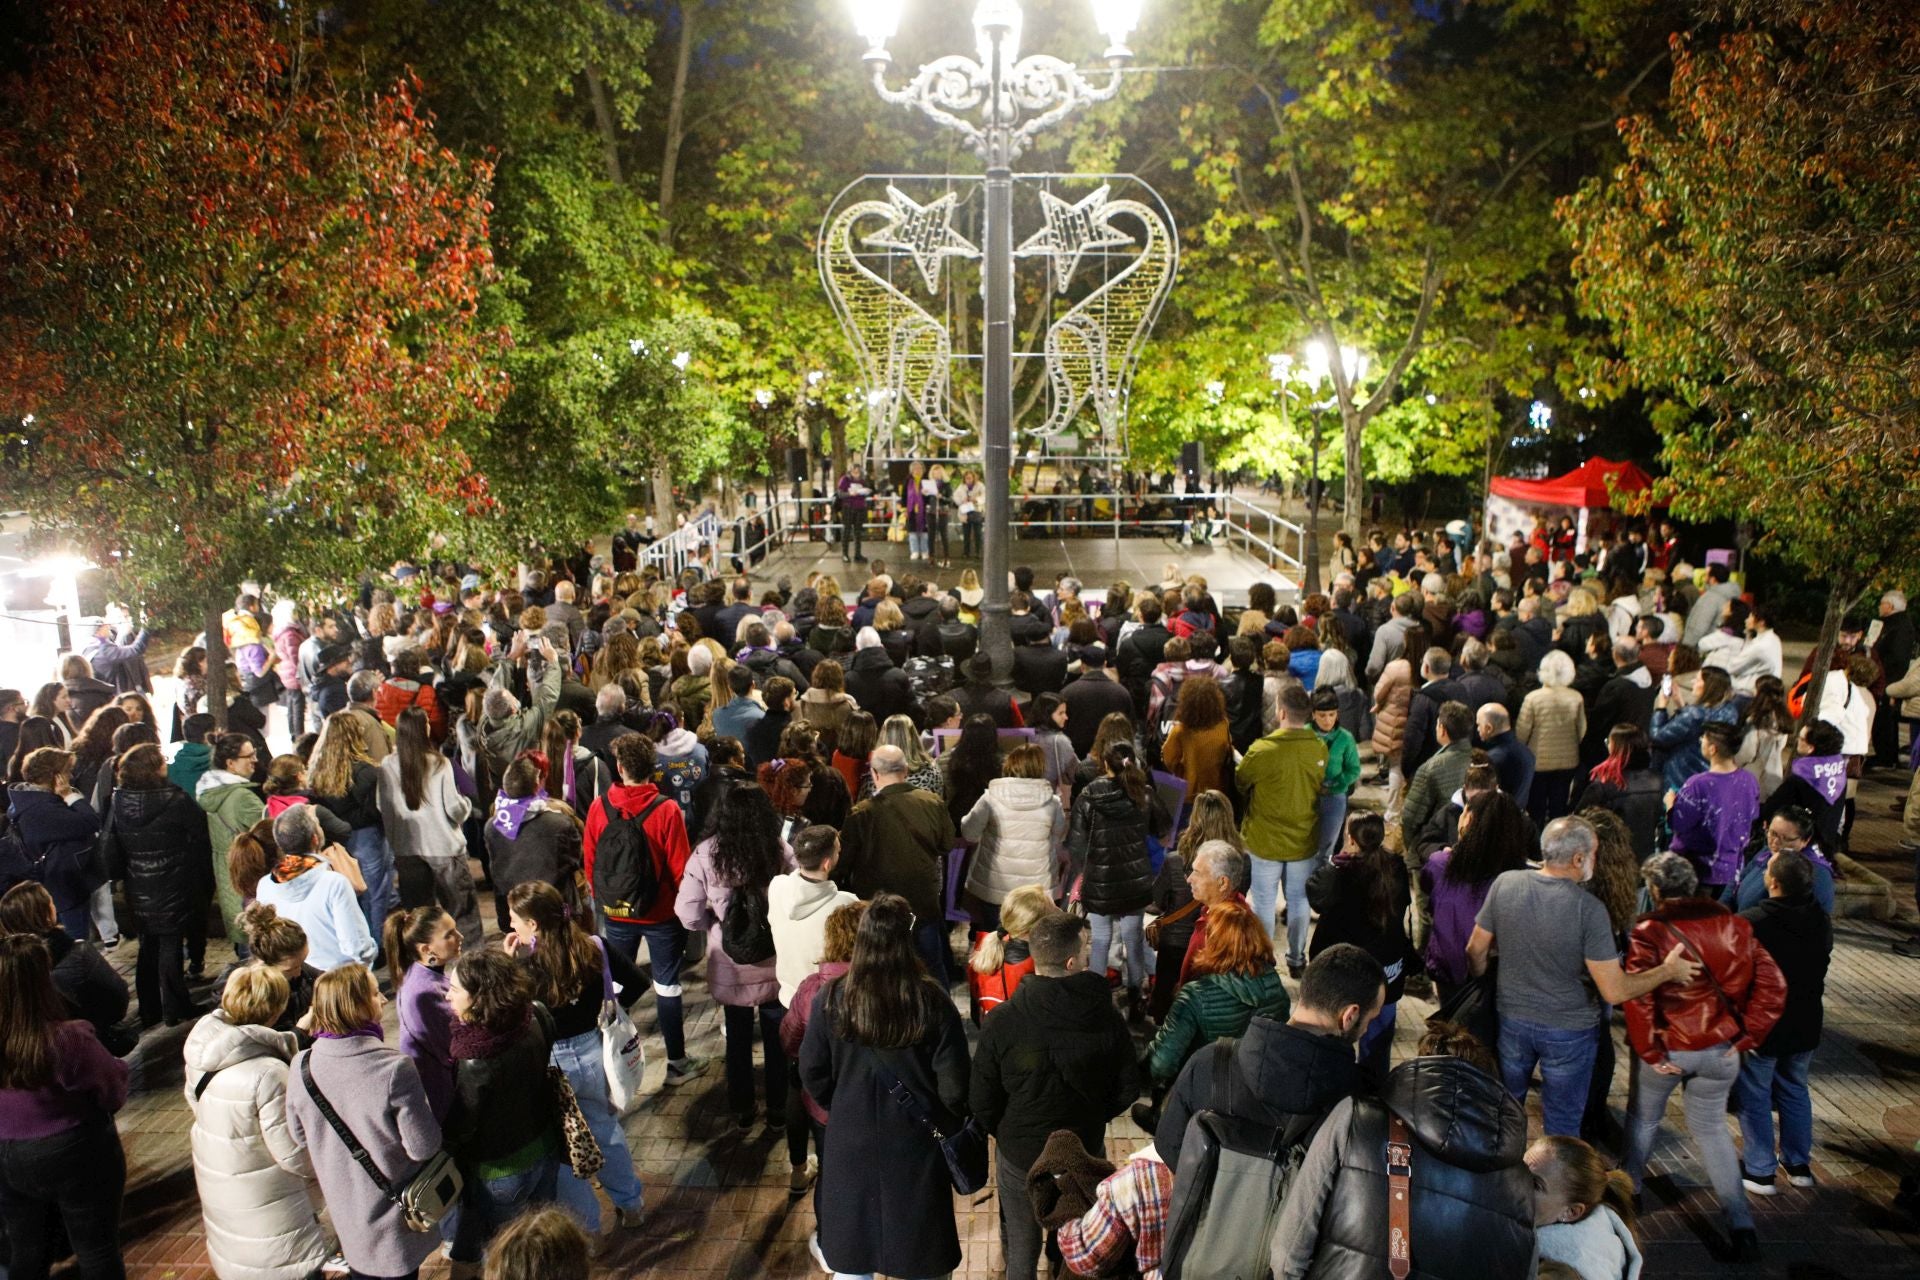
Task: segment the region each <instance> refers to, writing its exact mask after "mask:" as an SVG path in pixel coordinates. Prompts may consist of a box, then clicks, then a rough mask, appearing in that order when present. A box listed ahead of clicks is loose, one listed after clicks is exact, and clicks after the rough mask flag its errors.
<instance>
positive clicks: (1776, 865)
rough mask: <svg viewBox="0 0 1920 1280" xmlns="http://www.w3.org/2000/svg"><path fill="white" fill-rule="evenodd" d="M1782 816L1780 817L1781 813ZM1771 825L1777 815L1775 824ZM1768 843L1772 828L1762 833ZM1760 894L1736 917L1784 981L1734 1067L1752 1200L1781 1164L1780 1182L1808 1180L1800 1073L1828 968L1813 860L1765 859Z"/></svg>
mask: <svg viewBox="0 0 1920 1280" xmlns="http://www.w3.org/2000/svg"><path fill="white" fill-rule="evenodd" d="M1783 816H1784V815H1783ZM1774 821H1775V822H1776V823H1778V822H1780V821H1781V818H1776V819H1775V820H1774ZM1767 834H1768V837H1769V839H1768V843H1769V844H1773V843H1774V839H1773V831H1772V829H1771V828H1770V829H1769V830H1768V833H1767ZM1765 881H1766V890H1767V896H1766V897H1765V898H1764V899H1763V900H1762V901H1760V902H1759V903H1757V904H1756V905H1754V906H1751V907H1748V908H1747V909H1746V910H1744V911H1742V912H1741V913H1740V916H1741V918H1742V919H1744V920H1745V921H1746V922H1747V923H1748V924H1750V925H1752V926H1753V937H1754V941H1756V942H1758V943H1759V944H1760V945H1761V946H1762V947H1764V948H1765V949H1766V952H1767V954H1768V955H1770V956H1772V957H1773V962H1774V964H1775V965H1777V966H1778V967H1779V969H1780V974H1781V976H1782V977H1783V978H1785V979H1786V984H1787V998H1786V1004H1785V1006H1784V1007H1783V1008H1782V1009H1781V1011H1780V1020H1779V1021H1778V1022H1776V1023H1774V1024H1773V1030H1772V1031H1771V1032H1769V1033H1768V1034H1767V1038H1766V1039H1765V1040H1763V1041H1761V1042H1760V1047H1759V1048H1757V1049H1755V1050H1754V1051H1753V1052H1752V1053H1749V1054H1747V1055H1746V1057H1745V1058H1743V1059H1742V1060H1741V1063H1740V1082H1739V1084H1738V1085H1737V1086H1736V1087H1735V1089H1734V1097H1735V1098H1736V1099H1738V1102H1739V1110H1740V1133H1741V1137H1742V1138H1743V1139H1744V1143H1743V1147H1742V1153H1741V1157H1740V1166H1741V1169H1740V1180H1741V1182H1742V1183H1743V1184H1744V1185H1745V1187H1746V1189H1747V1190H1748V1191H1750V1192H1752V1193H1753V1194H1754V1195H1761V1196H1771V1195H1774V1194H1776V1193H1777V1192H1778V1190H1779V1188H1778V1186H1777V1185H1776V1184H1775V1181H1774V1176H1775V1170H1776V1169H1777V1168H1779V1166H1781V1165H1785V1166H1786V1171H1787V1180H1788V1181H1789V1182H1791V1183H1792V1184H1793V1185H1794V1186H1796V1187H1811V1186H1813V1185H1815V1184H1814V1179H1813V1098H1812V1095H1811V1094H1809V1093H1808V1092H1807V1074H1808V1072H1809V1070H1810V1069H1811V1068H1812V1066H1813V1055H1814V1051H1815V1050H1817V1049H1818V1048H1819V1047H1820V1033H1821V1030H1822V1010H1823V1001H1824V997H1825V994H1826V989H1827V966H1828V964H1829V963H1830V962H1831V961H1832V959H1833V920H1832V918H1831V915H1830V909H1829V908H1823V907H1822V906H1821V904H1820V902H1819V900H1818V898H1817V897H1816V896H1815V892H1814V862H1813V860H1812V859H1811V858H1809V857H1808V856H1807V855H1806V854H1805V853H1804V852H1798V851H1795V850H1793V849H1780V850H1777V851H1776V852H1775V853H1774V854H1773V856H1772V857H1771V858H1769V859H1768V860H1767V863H1766V871H1765ZM1776 1109H1777V1110H1778V1111H1779V1112H1780V1148H1779V1155H1778V1158H1777V1159H1776V1157H1775V1153H1774V1145H1773V1113H1774V1111H1775V1110H1776Z"/></svg>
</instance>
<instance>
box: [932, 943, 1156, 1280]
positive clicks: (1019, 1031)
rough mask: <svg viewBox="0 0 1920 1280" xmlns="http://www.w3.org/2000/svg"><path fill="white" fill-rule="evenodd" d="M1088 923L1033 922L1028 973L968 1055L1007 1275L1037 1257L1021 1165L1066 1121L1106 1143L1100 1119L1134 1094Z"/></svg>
mask: <svg viewBox="0 0 1920 1280" xmlns="http://www.w3.org/2000/svg"><path fill="white" fill-rule="evenodd" d="M1085 930H1086V922H1085V921H1084V920H1082V919H1080V918H1079V917H1077V916H1071V915H1068V914H1067V913H1065V912H1063V911H1056V912H1053V913H1051V914H1049V915H1047V916H1046V917H1044V918H1043V919H1041V920H1040V921H1039V922H1038V923H1037V924H1035V925H1034V926H1033V929H1032V932H1031V933H1030V935H1029V939H1028V945H1029V946H1030V947H1031V948H1032V954H1033V974H1032V976H1030V977H1029V978H1027V980H1026V981H1024V982H1022V983H1021V984H1020V986H1019V987H1018V989H1016V990H1015V991H1014V993H1013V997H1012V999H1010V1000H1008V1001H1007V1002H1006V1003H1005V1004H1004V1005H1002V1006H1001V1007H1000V1008H999V1009H998V1010H997V1011H996V1012H995V1014H994V1016H993V1017H991V1018H989V1019H987V1020H986V1021H985V1022H984V1023H982V1024H981V1028H980V1046H979V1049H978V1051H977V1052H976V1053H975V1054H974V1059H973V1079H972V1082H971V1085H970V1088H969V1099H970V1101H971V1104H972V1108H973V1115H974V1119H975V1120H976V1121H977V1122H978V1123H979V1125H980V1126H981V1127H982V1128H983V1129H985V1130H986V1131H987V1132H988V1133H990V1134H992V1135H993V1138H994V1141H995V1143H996V1145H997V1147H998V1153H997V1154H998V1158H997V1159H996V1160H995V1162H994V1163H995V1165H996V1171H997V1172H996V1176H997V1181H998V1185H999V1203H1000V1245H1001V1249H1002V1251H1003V1252H1004V1254H1005V1257H1006V1264H1005V1265H1006V1277H1007V1280H1032V1277H1033V1275H1034V1271H1035V1266H1036V1264H1037V1263H1038V1262H1039V1258H1040V1245H1041V1232H1040V1227H1039V1224H1038V1223H1036V1222H1035V1221H1034V1218H1033V1202H1032V1200H1031V1199H1029V1198H1028V1196H1027V1193H1026V1188H1027V1170H1028V1169H1029V1168H1030V1167H1031V1166H1032V1164H1033V1162H1034V1161H1035V1160H1036V1159H1038V1158H1039V1156H1040V1151H1041V1148H1042V1147H1044V1146H1046V1143H1047V1138H1048V1137H1049V1136H1050V1135H1051V1134H1052V1133H1053V1132H1054V1131H1055V1130H1057V1129H1068V1130H1071V1131H1072V1132H1073V1133H1074V1134H1075V1136H1077V1137H1078V1138H1079V1139H1080V1141H1081V1143H1082V1145H1084V1146H1085V1147H1086V1148H1087V1149H1088V1150H1090V1151H1101V1150H1104V1149H1105V1146H1106V1133H1107V1121H1108V1120H1110V1119H1112V1118H1113V1117H1114V1116H1117V1115H1119V1114H1120V1113H1121V1112H1122V1111H1124V1110H1126V1108H1127V1104H1128V1103H1130V1102H1132V1101H1133V1099H1134V1098H1136V1097H1138V1096H1139V1094H1140V1086H1141V1083H1142V1081H1141V1079H1140V1070H1139V1065H1138V1063H1137V1062H1136V1061H1135V1058H1134V1049H1133V1039H1132V1036H1131V1035H1130V1034H1129V1033H1128V1031H1127V1024H1126V1022H1125V1020H1124V1019H1122V1018H1121V1016H1120V1013H1119V1011H1118V1010H1116V1009H1115V1008H1114V1007H1113V1000H1112V997H1111V996H1110V995H1109V994H1108V991H1107V980H1106V975H1105V974H1104V973H1096V972H1089V971H1088V967H1087V965H1088V950H1087V937H1086V932H1085ZM1104 959H1105V957H1102V960H1103V961H1104Z"/></svg>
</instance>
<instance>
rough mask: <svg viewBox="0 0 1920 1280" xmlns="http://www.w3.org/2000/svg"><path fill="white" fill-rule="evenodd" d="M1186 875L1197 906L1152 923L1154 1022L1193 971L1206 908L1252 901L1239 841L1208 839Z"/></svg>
mask: <svg viewBox="0 0 1920 1280" xmlns="http://www.w3.org/2000/svg"><path fill="white" fill-rule="evenodd" d="M1169 856H1170V857H1176V858H1177V857H1178V856H1179V855H1178V854H1170V855H1169ZM1163 874H1164V873H1163ZM1186 880H1187V891H1188V892H1189V893H1191V894H1192V895H1193V902H1194V905H1195V907H1196V908H1197V911H1191V912H1187V913H1186V915H1185V917H1184V918H1180V919H1174V918H1171V917H1172V915H1173V913H1172V912H1171V911H1168V912H1164V913H1163V918H1162V919H1161V920H1160V921H1158V922H1156V923H1155V925H1154V926H1153V929H1154V938H1155V941H1154V944H1153V945H1154V970H1153V975H1154V982H1153V998H1152V999H1151V1000H1150V1001H1149V1002H1148V1004H1147V1014H1148V1016H1149V1017H1151V1018H1152V1019H1153V1020H1154V1021H1155V1022H1160V1021H1164V1020H1165V1018H1166V1016H1167V1010H1168V1009H1170V1008H1171V1007H1172V1006H1173V997H1174V996H1175V995H1176V994H1178V992H1179V990H1180V987H1181V985H1182V984H1183V983H1185V982H1186V981H1187V979H1188V978H1189V977H1190V976H1191V970H1192V966H1193V958H1194V957H1195V956H1197V955H1199V954H1200V948H1201V946H1202V945H1203V944H1204V943H1205V942H1206V940H1207V913H1208V912H1209V911H1210V910H1212V908H1213V905H1214V904H1215V903H1216V902H1237V903H1239V904H1240V905H1241V906H1243V907H1250V906H1251V904H1250V903H1248V901H1247V890H1248V889H1249V888H1250V887H1251V886H1252V884H1253V862H1252V859H1250V858H1249V857H1248V856H1247V852H1246V850H1244V849H1242V848H1240V847H1239V846H1238V845H1234V844H1230V843H1228V842H1227V841H1225V840H1208V841H1205V842H1203V843H1202V844H1201V845H1200V847H1199V848H1198V849H1195V850H1194V851H1193V860H1192V861H1191V862H1189V863H1188V864H1187V866H1186ZM1183 937H1184V939H1185V941H1182V938H1183ZM1155 1114H1156V1113H1155V1111H1154V1109H1153V1108H1152V1107H1146V1108H1136V1114H1135V1119H1136V1120H1137V1119H1138V1118H1139V1117H1140V1116H1142V1115H1145V1116H1149V1117H1151V1116H1154V1115H1155ZM1141 1127H1142V1128H1144V1129H1146V1130H1147V1131H1148V1132H1149V1133H1151V1132H1152V1131H1153V1127H1152V1126H1151V1125H1142V1126H1141Z"/></svg>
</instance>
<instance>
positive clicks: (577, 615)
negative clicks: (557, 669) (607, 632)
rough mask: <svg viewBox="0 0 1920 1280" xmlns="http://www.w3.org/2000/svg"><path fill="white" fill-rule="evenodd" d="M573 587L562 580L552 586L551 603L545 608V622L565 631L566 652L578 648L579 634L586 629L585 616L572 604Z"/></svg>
mask: <svg viewBox="0 0 1920 1280" xmlns="http://www.w3.org/2000/svg"><path fill="white" fill-rule="evenodd" d="M573 601H574V586H573V584H572V583H571V582H568V581H566V580H565V579H562V580H561V581H559V582H556V583H554V584H553V603H552V604H550V605H548V606H547V621H548V622H549V623H556V622H557V623H559V624H561V625H562V626H564V627H566V629H567V652H568V653H572V652H573V651H574V650H575V649H577V648H579V647H580V633H581V632H583V631H585V630H586V629H587V618H586V615H585V614H583V613H581V612H580V610H579V608H578V607H577V606H576V605H575V604H574V603H573Z"/></svg>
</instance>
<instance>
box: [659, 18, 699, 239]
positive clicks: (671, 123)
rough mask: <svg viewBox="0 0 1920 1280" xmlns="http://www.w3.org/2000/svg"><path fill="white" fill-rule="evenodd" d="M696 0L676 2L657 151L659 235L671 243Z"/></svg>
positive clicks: (685, 123) (683, 132) (684, 122)
mask: <svg viewBox="0 0 1920 1280" xmlns="http://www.w3.org/2000/svg"><path fill="white" fill-rule="evenodd" d="M696 3H697V0H682V3H681V5H680V47H679V50H678V52H677V53H676V55H675V57H674V62H673V91H672V93H671V95H670V96H669V97H668V99H667V137H666V144H665V145H664V146H663V147H662V148H661V154H660V224H661V232H660V238H661V239H662V240H663V241H665V242H666V243H668V244H672V243H673V184H674V177H675V174H676V172H677V171H678V170H679V168H680V146H681V144H682V143H683V142H685V141H686V127H687V75H688V72H689V71H690V70H691V68H692V66H693V10H694V8H695V5H696Z"/></svg>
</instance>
